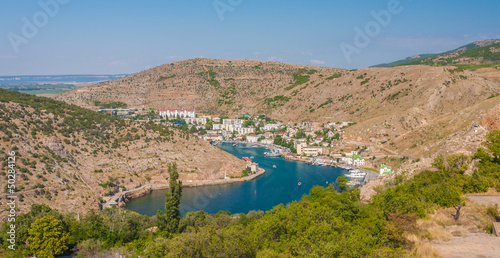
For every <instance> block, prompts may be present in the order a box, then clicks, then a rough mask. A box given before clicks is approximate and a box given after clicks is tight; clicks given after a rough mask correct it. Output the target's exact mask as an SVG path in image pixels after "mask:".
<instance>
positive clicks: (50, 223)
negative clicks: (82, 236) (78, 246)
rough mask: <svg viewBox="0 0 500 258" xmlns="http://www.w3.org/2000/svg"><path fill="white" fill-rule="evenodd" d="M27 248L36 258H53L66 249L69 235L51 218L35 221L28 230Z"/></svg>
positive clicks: (57, 221) (61, 225) (58, 221)
mask: <svg viewBox="0 0 500 258" xmlns="http://www.w3.org/2000/svg"><path fill="white" fill-rule="evenodd" d="M29 235H30V237H29V239H28V241H29V247H30V250H31V251H32V252H34V253H35V254H36V255H37V256H38V257H54V255H59V254H62V253H63V252H64V251H66V250H67V249H68V246H67V242H68V237H69V234H68V232H66V231H65V230H64V227H63V223H62V221H60V220H58V219H55V218H54V217H53V216H46V217H43V218H40V219H37V220H36V221H35V222H34V223H33V224H31V228H30V229H29Z"/></svg>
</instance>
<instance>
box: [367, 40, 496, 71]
mask: <svg viewBox="0 0 500 258" xmlns="http://www.w3.org/2000/svg"><path fill="white" fill-rule="evenodd" d="M497 49H500V40H498V39H489V40H482V41H476V42H473V43H470V44H467V45H465V46H461V47H459V48H457V49H454V50H451V51H446V52H442V53H438V54H420V55H415V56H411V57H407V58H405V59H402V60H398V61H394V62H390V63H384V64H377V65H374V66H370V67H394V66H399V65H419V64H423V65H456V64H458V65H474V64H476V65H477V64H481V65H482V66H488V65H492V64H498V63H499V62H500V54H499V52H498V51H497Z"/></svg>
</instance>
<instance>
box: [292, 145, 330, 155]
mask: <svg viewBox="0 0 500 258" xmlns="http://www.w3.org/2000/svg"><path fill="white" fill-rule="evenodd" d="M328 153H330V151H329V149H328V148H323V147H308V146H307V145H306V144H297V154H298V155H302V154H305V155H306V156H318V155H328Z"/></svg>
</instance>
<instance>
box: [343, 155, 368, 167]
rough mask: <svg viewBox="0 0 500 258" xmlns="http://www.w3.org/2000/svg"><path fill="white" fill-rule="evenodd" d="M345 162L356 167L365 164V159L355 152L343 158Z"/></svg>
mask: <svg viewBox="0 0 500 258" xmlns="http://www.w3.org/2000/svg"><path fill="white" fill-rule="evenodd" d="M343 160H344V162H345V163H346V164H348V165H353V166H356V167H361V166H364V165H365V160H364V159H363V157H361V156H359V155H358V154H353V155H350V156H347V157H344V158H343Z"/></svg>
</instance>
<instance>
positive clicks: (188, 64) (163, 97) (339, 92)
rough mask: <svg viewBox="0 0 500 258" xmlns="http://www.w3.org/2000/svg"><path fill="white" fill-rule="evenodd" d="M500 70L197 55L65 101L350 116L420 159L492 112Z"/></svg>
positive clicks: (384, 142) (367, 140) (368, 135)
mask: <svg viewBox="0 0 500 258" xmlns="http://www.w3.org/2000/svg"><path fill="white" fill-rule="evenodd" d="M497 75H498V72H495V71H493V72H491V73H490V74H489V75H488V76H485V74H479V73H477V72H476V71H471V70H464V69H460V68H456V67H453V66H443V67H434V66H422V65H417V66H398V67H392V68H367V69H359V70H342V69H335V68H325V67H312V66H300V65H289V64H283V63H276V62H259V61H248V60H238V61H223V60H213V59H193V60H186V61H180V62H175V63H169V64H165V65H162V66H158V67H155V68H152V69H149V70H146V71H143V72H140V73H137V74H134V75H130V76H127V77H124V78H121V79H118V80H115V81H110V82H105V83H102V84H98V85H94V86H91V87H86V88H83V89H79V90H76V91H73V92H68V93H65V94H61V95H59V96H58V97H57V99H59V100H63V101H66V102H68V103H73V104H76V105H80V106H83V107H87V108H93V109H97V107H96V106H95V105H94V103H95V102H96V101H99V102H112V101H120V102H124V103H127V104H128V105H129V106H131V107H139V108H142V107H144V108H153V109H159V108H196V109H197V112H198V113H206V114H216V115H217V114H220V115H238V116H239V115H243V114H266V115H268V116H271V117H273V118H276V119H279V120H283V121H285V122H288V121H293V122H301V121H303V120H308V121H315V122H318V123H325V122H338V121H348V120H352V121H355V122H357V124H356V125H355V126H352V127H349V128H347V129H345V132H346V139H347V140H350V141H353V142H359V143H358V145H363V144H364V145H367V144H371V146H372V147H373V148H371V149H372V150H374V151H375V152H377V153H379V154H381V155H385V154H390V153H398V154H401V155H407V156H411V157H415V158H419V157H420V156H422V157H423V156H425V155H428V153H429V151H430V150H431V149H432V150H433V147H432V146H435V147H436V148H441V147H443V146H444V145H442V144H440V142H442V141H443V140H446V139H447V137H450V136H453V135H460V134H463V133H465V132H466V131H467V130H470V129H471V126H472V125H473V124H474V123H478V122H480V121H481V119H482V118H484V116H486V115H487V114H488V112H489V110H490V109H492V108H493V107H494V106H495V103H496V102H497V101H496V100H495V99H494V98H493V99H491V100H489V98H492V97H494V96H496V95H497V94H498V93H500V86H499V84H498V82H497V81H496V80H495V79H494V78H495V76H497ZM448 125H449V126H448ZM457 140H458V141H461V140H460V139H457ZM344 142H346V141H344ZM462 142H463V141H462ZM383 149H385V150H387V149H389V150H392V152H387V151H382V150H383ZM434 149H435V148H434ZM378 150H380V151H379V152H378ZM471 150H473V149H471Z"/></svg>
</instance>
